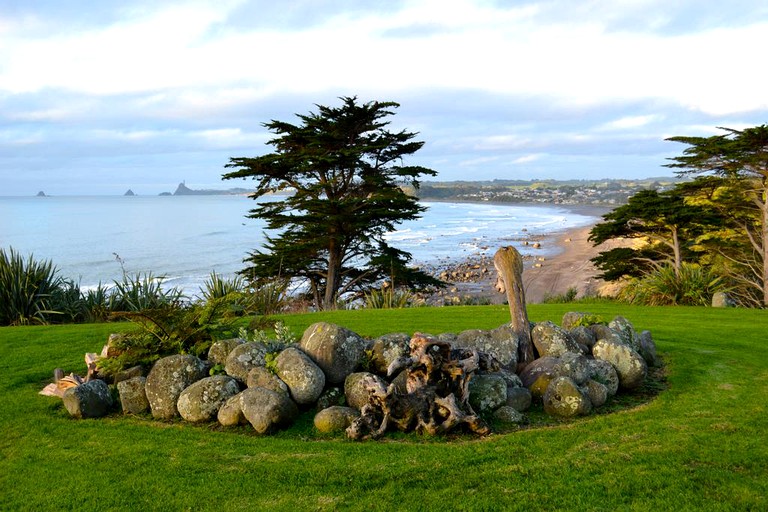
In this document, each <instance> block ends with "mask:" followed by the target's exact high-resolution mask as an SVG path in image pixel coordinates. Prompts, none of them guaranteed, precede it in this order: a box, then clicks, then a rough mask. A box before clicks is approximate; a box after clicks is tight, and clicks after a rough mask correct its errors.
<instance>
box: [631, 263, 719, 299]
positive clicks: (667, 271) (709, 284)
mask: <svg viewBox="0 0 768 512" xmlns="http://www.w3.org/2000/svg"><path fill="white" fill-rule="evenodd" d="M726 288H727V287H726V285H725V282H724V281H723V279H722V278H721V277H720V276H718V275H717V274H716V273H715V272H713V271H712V270H711V269H708V268H704V267H702V266H700V265H694V264H689V263H683V265H682V266H681V268H680V273H679V275H678V274H676V273H675V269H674V267H673V266H672V265H665V266H662V267H659V268H658V269H657V270H655V271H653V272H651V273H649V274H648V275H646V276H645V277H643V278H639V279H634V280H632V281H630V282H629V284H628V285H627V286H626V287H624V288H623V289H622V290H621V292H619V299H620V300H623V301H625V302H629V303H631V304H644V305H647V306H675V305H677V306H708V305H709V304H711V302H712V295H713V294H715V292H719V291H726Z"/></svg>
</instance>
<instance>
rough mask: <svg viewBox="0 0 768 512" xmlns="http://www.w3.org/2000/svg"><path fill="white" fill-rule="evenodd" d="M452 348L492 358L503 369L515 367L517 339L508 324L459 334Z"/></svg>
mask: <svg viewBox="0 0 768 512" xmlns="http://www.w3.org/2000/svg"><path fill="white" fill-rule="evenodd" d="M452 345H453V347H454V348H469V349H475V350H477V351H479V352H485V353H486V354H489V355H491V356H493V357H494V358H495V359H496V360H497V361H499V363H501V366H502V367H503V368H510V369H515V367H516V366H517V347H518V337H517V334H515V332H514V331H513V330H512V326H511V325H510V324H504V325H502V326H500V327H497V328H496V329H493V330H490V331H484V330H480V329H470V330H467V331H463V332H460V333H459V334H458V336H457V337H456V340H455V341H453V343H452Z"/></svg>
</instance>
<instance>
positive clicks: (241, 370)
mask: <svg viewBox="0 0 768 512" xmlns="http://www.w3.org/2000/svg"><path fill="white" fill-rule="evenodd" d="M266 355H267V347H265V346H264V345H262V344H261V343H241V344H239V345H236V346H235V347H234V348H233V349H232V350H231V351H230V353H229V355H227V360H226V363H225V366H224V370H225V371H226V372H227V375H229V376H230V377H233V378H235V379H237V380H238V381H239V382H242V383H245V381H247V380H248V372H250V371H251V370H252V369H254V368H256V367H257V366H264V365H265V364H266V360H265V357H266Z"/></svg>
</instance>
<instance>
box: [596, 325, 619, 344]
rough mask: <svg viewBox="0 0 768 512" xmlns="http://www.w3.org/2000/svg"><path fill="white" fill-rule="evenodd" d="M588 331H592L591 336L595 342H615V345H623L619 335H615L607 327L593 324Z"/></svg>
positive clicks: (615, 333) (614, 332)
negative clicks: (592, 335) (593, 336)
mask: <svg viewBox="0 0 768 512" xmlns="http://www.w3.org/2000/svg"><path fill="white" fill-rule="evenodd" d="M588 329H589V330H590V331H592V334H594V335H595V340H609V341H615V342H617V343H624V340H623V338H622V337H621V336H620V335H619V333H617V332H616V331H614V330H613V329H611V328H610V327H608V326H607V325H603V324H594V325H590V326H589V327H588Z"/></svg>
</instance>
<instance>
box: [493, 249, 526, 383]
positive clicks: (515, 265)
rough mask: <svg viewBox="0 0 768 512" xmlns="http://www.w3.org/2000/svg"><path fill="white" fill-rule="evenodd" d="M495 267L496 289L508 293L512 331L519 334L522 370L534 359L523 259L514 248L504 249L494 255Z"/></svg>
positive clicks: (518, 349) (519, 354)
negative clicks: (526, 307) (524, 285)
mask: <svg viewBox="0 0 768 512" xmlns="http://www.w3.org/2000/svg"><path fill="white" fill-rule="evenodd" d="M493 266H494V267H496V272H497V273H498V280H497V281H496V288H497V289H498V290H499V292H501V293H504V292H505V291H506V293H507V302H509V313H510V315H511V316H512V322H511V323H512V329H513V330H514V331H515V334H517V339H518V346H517V365H518V369H520V368H523V367H525V366H526V365H527V364H528V363H530V362H532V361H533V359H534V357H533V343H532V342H531V325H530V323H529V322H528V311H527V310H526V309H525V289H524V288H523V257H522V256H520V253H519V252H518V251H517V249H515V248H514V247H502V248H501V249H499V250H498V251H496V254H494V255H493Z"/></svg>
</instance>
